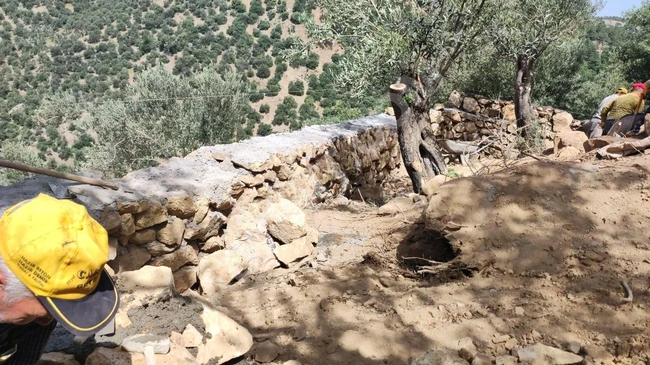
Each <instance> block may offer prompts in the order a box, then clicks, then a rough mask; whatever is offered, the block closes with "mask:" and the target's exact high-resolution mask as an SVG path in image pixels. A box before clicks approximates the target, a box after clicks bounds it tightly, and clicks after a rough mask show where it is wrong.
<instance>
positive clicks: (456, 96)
mask: <svg viewBox="0 0 650 365" xmlns="http://www.w3.org/2000/svg"><path fill="white" fill-rule="evenodd" d="M449 105H451V106H453V107H454V108H456V109H458V108H460V106H461V105H463V97H462V96H461V95H460V93H459V92H458V91H453V92H452V93H451V95H449Z"/></svg>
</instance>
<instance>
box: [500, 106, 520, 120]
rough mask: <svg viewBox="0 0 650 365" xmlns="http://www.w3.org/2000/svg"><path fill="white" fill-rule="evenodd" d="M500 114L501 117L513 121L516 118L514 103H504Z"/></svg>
mask: <svg viewBox="0 0 650 365" xmlns="http://www.w3.org/2000/svg"><path fill="white" fill-rule="evenodd" d="M501 114H502V115H503V119H505V120H509V121H511V122H514V121H516V120H517V115H516V114H515V104H506V105H505V106H504V107H503V108H501Z"/></svg>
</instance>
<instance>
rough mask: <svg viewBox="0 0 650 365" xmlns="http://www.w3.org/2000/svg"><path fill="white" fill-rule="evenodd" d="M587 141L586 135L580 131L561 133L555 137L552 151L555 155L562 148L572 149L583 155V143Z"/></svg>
mask: <svg viewBox="0 0 650 365" xmlns="http://www.w3.org/2000/svg"><path fill="white" fill-rule="evenodd" d="M588 139H589V138H588V137H587V135H586V134H584V132H581V131H562V132H560V133H558V134H557V135H556V136H555V140H554V148H553V151H554V152H555V153H556V154H557V153H558V152H559V151H560V149H562V148H564V147H573V148H575V149H577V150H578V151H580V152H581V153H584V152H585V147H584V143H585V142H586V141H587V140H588Z"/></svg>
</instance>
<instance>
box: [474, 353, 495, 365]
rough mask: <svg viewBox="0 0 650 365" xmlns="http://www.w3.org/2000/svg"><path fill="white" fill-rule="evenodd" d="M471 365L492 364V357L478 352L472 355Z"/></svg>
mask: <svg viewBox="0 0 650 365" xmlns="http://www.w3.org/2000/svg"><path fill="white" fill-rule="evenodd" d="M472 365H492V357H491V356H488V355H486V354H482V353H480V352H479V353H478V354H476V356H474V360H472Z"/></svg>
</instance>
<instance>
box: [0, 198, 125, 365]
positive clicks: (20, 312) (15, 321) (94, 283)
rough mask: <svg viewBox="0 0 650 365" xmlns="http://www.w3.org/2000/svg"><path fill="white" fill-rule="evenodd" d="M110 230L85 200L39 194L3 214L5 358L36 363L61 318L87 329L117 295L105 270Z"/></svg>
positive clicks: (0, 293) (23, 364)
mask: <svg viewBox="0 0 650 365" xmlns="http://www.w3.org/2000/svg"><path fill="white" fill-rule="evenodd" d="M107 260H108V234H107V233H106V230H105V229H104V228H103V227H102V226H101V225H100V224H99V223H98V222H97V221H96V220H94V219H93V218H92V217H90V216H89V215H88V212H87V210H86V208H85V207H83V206H82V205H79V204H76V203H74V202H72V201H69V200H58V199H55V198H52V197H50V196H47V195H44V194H41V195H39V196H37V197H36V198H34V199H31V200H26V201H23V202H20V203H18V204H17V205H14V206H13V207H11V208H9V209H7V210H6V211H5V212H4V214H3V215H2V217H1V218H0V364H3V365H4V364H11V365H31V364H35V363H36V362H37V361H38V360H39V359H40V357H41V354H42V353H43V350H44V348H45V344H46V343H47V340H48V338H49V337H50V334H51V333H52V331H53V330H54V326H55V325H56V323H57V322H58V323H59V324H61V326H63V328H65V329H66V330H68V331H69V332H71V333H72V334H74V335H77V336H82V337H88V336H90V335H92V334H95V333H97V332H98V331H100V330H101V329H103V328H104V327H105V326H106V325H107V324H109V323H111V320H112V319H113V318H114V316H115V313H116V312H117V308H118V303H119V295H118V293H117V291H116V289H115V286H114V285H113V282H112V280H111V278H110V276H109V275H108V274H107V273H106V272H105V271H104V264H105V263H106V261H107Z"/></svg>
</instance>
